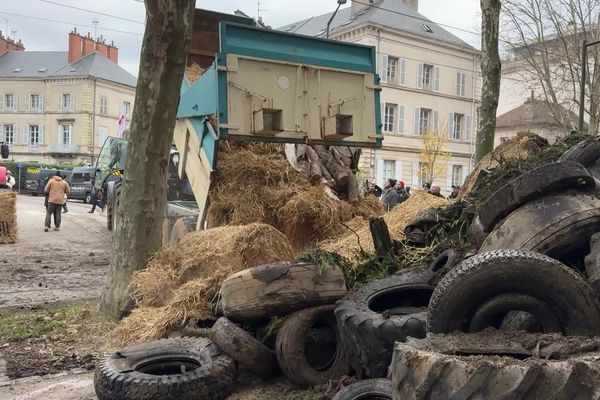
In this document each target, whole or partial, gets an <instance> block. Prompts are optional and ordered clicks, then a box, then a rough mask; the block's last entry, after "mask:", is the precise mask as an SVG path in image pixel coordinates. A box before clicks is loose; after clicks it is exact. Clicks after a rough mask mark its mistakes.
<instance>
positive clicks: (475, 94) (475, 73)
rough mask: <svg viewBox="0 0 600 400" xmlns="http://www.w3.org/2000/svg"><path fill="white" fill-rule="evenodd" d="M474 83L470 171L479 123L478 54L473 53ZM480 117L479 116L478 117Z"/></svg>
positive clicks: (470, 169)
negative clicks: (477, 105) (477, 114)
mask: <svg viewBox="0 0 600 400" xmlns="http://www.w3.org/2000/svg"><path fill="white" fill-rule="evenodd" d="M472 80H473V84H472V85H471V86H472V87H473V90H472V92H473V93H472V95H471V96H472V100H471V141H470V143H469V154H470V157H469V173H470V172H471V171H472V170H473V156H474V155H475V153H474V151H473V150H474V149H473V142H474V140H475V138H476V137H477V125H478V124H475V113H476V110H477V108H476V107H475V104H476V101H477V100H476V98H477V97H476V96H477V81H478V77H477V54H473V79H472ZM478 119H479V118H478Z"/></svg>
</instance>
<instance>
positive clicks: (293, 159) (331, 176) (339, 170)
mask: <svg viewBox="0 0 600 400" xmlns="http://www.w3.org/2000/svg"><path fill="white" fill-rule="evenodd" d="M285 146H286V148H285V154H286V157H287V159H288V161H289V162H290V164H291V165H292V167H293V168H294V169H295V170H296V171H298V172H301V173H302V174H304V175H306V176H307V177H308V178H309V180H310V183H311V184H313V185H316V184H319V183H323V184H325V185H326V186H328V187H330V188H331V189H332V190H333V191H335V192H336V194H337V195H338V196H340V197H345V198H347V199H348V201H349V202H351V203H353V202H356V201H358V183H357V181H356V176H355V175H354V171H356V170H357V169H358V159H359V157H360V149H355V148H350V147H346V146H329V147H326V146H321V145H314V146H312V145H306V144H286V145H285Z"/></svg>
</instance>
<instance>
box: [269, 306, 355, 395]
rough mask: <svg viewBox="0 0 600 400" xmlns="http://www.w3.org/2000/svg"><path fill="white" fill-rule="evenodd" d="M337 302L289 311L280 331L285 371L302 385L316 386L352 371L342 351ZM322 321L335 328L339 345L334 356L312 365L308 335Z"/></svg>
mask: <svg viewBox="0 0 600 400" xmlns="http://www.w3.org/2000/svg"><path fill="white" fill-rule="evenodd" d="M333 309H334V306H333V305H328V306H320V307H313V308H306V309H304V310H300V311H297V312H295V313H293V314H290V315H288V317H287V318H286V319H285V321H284V323H283V325H282V326H281V328H279V331H278V332H277V341H276V342H275V354H276V355H277V361H278V362H279V366H280V367H281V370H282V371H283V374H284V375H285V376H286V377H287V378H288V379H289V380H290V381H292V382H294V383H295V384H296V385H298V386H302V387H308V386H316V385H320V384H323V383H327V382H329V381H330V380H331V379H336V378H340V377H342V376H343V375H347V374H348V373H349V372H350V365H349V364H348V360H347V359H346V357H345V354H344V351H342V343H341V342H340V337H339V332H338V327H337V325H336V322H335V317H334V315H333ZM317 322H321V323H323V324H324V325H326V326H327V327H329V329H331V330H333V331H334V332H335V339H334V340H335V349H332V350H334V353H333V355H332V356H331V358H329V359H327V360H325V361H323V360H321V362H325V363H326V364H325V365H324V366H323V367H322V368H319V369H317V368H315V367H314V366H313V365H311V363H310V361H309V359H308V356H307V350H308V349H307V347H308V346H307V345H306V337H307V336H309V332H310V331H311V328H312V327H313V326H314V324H315V323H317Z"/></svg>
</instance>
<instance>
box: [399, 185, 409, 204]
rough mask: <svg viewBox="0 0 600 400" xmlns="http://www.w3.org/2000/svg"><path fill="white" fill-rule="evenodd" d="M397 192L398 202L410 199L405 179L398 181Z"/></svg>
mask: <svg viewBox="0 0 600 400" xmlns="http://www.w3.org/2000/svg"><path fill="white" fill-rule="evenodd" d="M396 193H397V194H398V203H403V202H405V201H406V200H408V197H409V196H408V193H407V192H406V189H405V188H404V181H400V180H399V181H398V182H396Z"/></svg>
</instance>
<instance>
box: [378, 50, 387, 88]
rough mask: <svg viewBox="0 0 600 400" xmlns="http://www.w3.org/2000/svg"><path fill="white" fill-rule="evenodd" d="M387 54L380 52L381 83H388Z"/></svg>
mask: <svg viewBox="0 0 600 400" xmlns="http://www.w3.org/2000/svg"><path fill="white" fill-rule="evenodd" d="M387 64H388V56H387V54H379V78H380V81H381V83H387Z"/></svg>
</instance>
